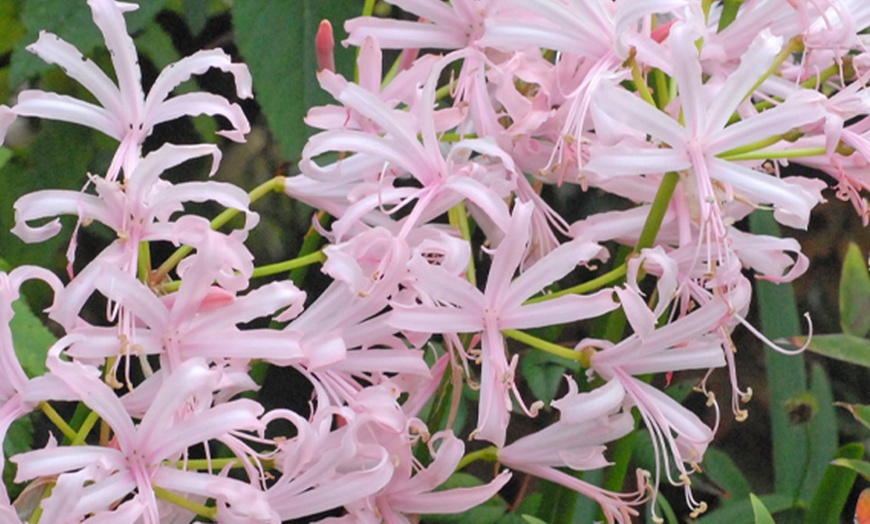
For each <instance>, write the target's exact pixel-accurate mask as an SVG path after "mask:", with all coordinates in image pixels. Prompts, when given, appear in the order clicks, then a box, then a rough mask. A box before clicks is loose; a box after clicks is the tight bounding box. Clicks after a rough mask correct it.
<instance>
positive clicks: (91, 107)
mask: <svg viewBox="0 0 870 524" xmlns="http://www.w3.org/2000/svg"><path fill="white" fill-rule="evenodd" d="M88 5H90V6H91V11H92V12H93V17H94V23H96V25H97V27H99V29H100V31H101V32H102V33H103V37H104V39H105V42H106V47H107V48H108V50H109V53H110V55H111V57H112V64H113V65H114V68H115V75H116V76H117V78H118V84H117V85H115V83H114V82H112V80H111V79H110V78H109V76H108V75H106V74H105V73H104V72H103V71H101V70H100V69H99V68H98V67H97V66H96V65H95V64H94V63H93V62H91V61H90V60H87V59H84V58H83V57H82V56H81V54H80V53H79V52H78V50H76V49H75V48H74V47H73V46H72V45H70V44H68V43H67V42H64V41H63V40H61V39H60V38H58V37H57V36H56V35H53V34H51V33H46V32H42V33H40V36H39V40H38V41H37V42H36V43H35V44H32V45H31V46H30V47H28V50H29V51H31V52H32V53H35V54H36V55H38V56H39V57H40V58H42V59H43V60H45V61H46V62H49V63H53V64H57V65H59V66H60V67H61V68H63V70H64V71H65V72H66V74H68V75H69V76H70V77H72V78H73V79H75V80H77V81H78V82H79V83H80V84H81V85H82V86H84V87H85V88H86V89H87V90H88V91H90V92H91V93H92V94H93V95H94V97H95V98H96V99H97V102H99V104H100V105H96V104H92V103H90V102H85V101H82V100H78V99H75V98H72V97H70V96H67V95H58V94H55V93H47V92H45V91H38V90H27V91H24V92H22V93H21V94H20V95H19V96H18V103H17V104H16V105H14V106H13V107H12V108H9V107H6V106H0V143H2V138H3V137H4V136H5V134H6V129H7V128H8V127H9V125H10V124H11V123H12V121H13V120H14V118H15V116H16V115H17V116H35V117H41V118H50V119H55V120H62V121H65V122H73V123H77V124H82V125H85V126H87V127H91V128H93V129H96V130H98V131H101V132H103V133H105V134H107V135H109V136H111V137H112V138H114V139H116V140H118V141H120V142H121V144H120V146H119V148H118V150H117V152H116V153H115V157H114V159H113V160H112V164H111V166H110V167H109V169H108V171H107V173H106V178H107V179H108V180H115V179H116V178H117V177H118V174H119V173H120V170H121V169H122V168H123V169H124V172H125V174H126V175H127V176H129V175H130V172H131V171H132V169H133V167H134V166H135V164H136V162H137V161H138V159H139V157H140V156H141V146H142V143H143V142H144V141H145V138H147V137H148V135H150V134H151V131H152V129H153V128H154V126H156V125H157V124H160V123H162V122H167V121H170V120H174V119H176V118H178V117H181V116H185V115H190V116H193V115H199V114H208V115H220V116H223V117H225V118H226V119H227V120H229V122H230V125H231V126H232V128H231V129H230V130H228V131H219V132H218V134H221V135H223V136H226V137H227V138H230V139H232V140H235V141H237V142H241V141H243V140H244V135H245V134H246V133H247V132H248V131H249V130H250V126H249V125H248V121H247V119H246V118H245V115H244V113H242V110H241V108H240V107H239V106H238V105H236V104H231V103H229V102H228V101H227V100H226V99H225V98H223V97H221V96H218V95H213V94H210V93H187V94H183V95H179V96H176V97H173V98H171V99H167V98H168V96H169V94H170V92H171V91H172V90H173V89H174V88H175V87H176V86H178V85H179V84H181V83H182V82H184V81H185V80H187V79H188V78H190V77H191V76H193V75H198V74H202V73H204V72H206V71H207V70H209V69H211V68H212V67H215V68H218V69H220V70H221V71H224V72H227V73H230V74H232V75H233V77H234V78H235V82H236V91H237V93H238V95H239V96H240V97H242V98H249V97H250V96H251V76H250V73H249V72H248V68H247V67H246V66H245V65H243V64H234V63H232V62H231V61H230V57H229V56H228V55H227V54H226V53H224V52H223V51H221V50H220V49H212V50H207V51H199V52H197V53H195V54H193V55H191V56H189V57H186V58H183V59H181V60H179V61H178V62H176V63H174V64H171V65H170V66H169V67H167V68H166V69H164V70H163V71H162V72H161V73H160V75H159V76H158V77H157V79H156V80H155V82H154V85H153V86H152V87H151V91H149V93H148V95H147V96H145V94H144V93H143V92H142V84H141V82H142V81H141V71H140V69H139V59H138V57H137V55H136V48H135V47H134V45H133V39H132V38H130V36H129V35H128V34H127V24H126V22H125V21H124V16H123V12H124V11H130V10H131V9H136V6H135V5H134V4H127V3H119V2H115V0H88Z"/></svg>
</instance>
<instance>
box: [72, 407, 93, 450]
mask: <svg viewBox="0 0 870 524" xmlns="http://www.w3.org/2000/svg"><path fill="white" fill-rule="evenodd" d="M98 420H100V415H99V414H97V412H96V411H91V412H90V413H89V414H88V418H86V419H85V421H84V422H83V423H82V427H80V428H79V431H78V433H76V435H75V437H74V438H73V439H72V440H71V441H70V445H71V446H81V445H82V444H84V443H85V439H86V438H88V434H89V433H90V432H91V430H92V429H93V428H94V425H95V424H96V423H97V421H98Z"/></svg>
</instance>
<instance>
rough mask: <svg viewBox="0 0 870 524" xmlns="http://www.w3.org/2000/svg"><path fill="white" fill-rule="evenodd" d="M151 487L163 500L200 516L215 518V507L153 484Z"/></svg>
mask: <svg viewBox="0 0 870 524" xmlns="http://www.w3.org/2000/svg"><path fill="white" fill-rule="evenodd" d="M152 489H153V490H154V494H155V495H156V496H158V497H160V498H162V499H163V500H166V501H169V502H171V503H173V504H175V505H176V506H178V507H180V508H184V509H186V510H189V511H192V512H194V513H196V514H197V515H199V516H200V517H205V518H207V519H209V520H212V521H214V520H215V519H216V518H217V508H210V507H208V506H204V505H202V504H197V503H196V502H194V501H192V500H189V499H186V498H184V497H182V496H181V495H177V494H175V493H173V492H171V491H169V490H166V489H163V488H158V487H157V486H154V487H153V488H152Z"/></svg>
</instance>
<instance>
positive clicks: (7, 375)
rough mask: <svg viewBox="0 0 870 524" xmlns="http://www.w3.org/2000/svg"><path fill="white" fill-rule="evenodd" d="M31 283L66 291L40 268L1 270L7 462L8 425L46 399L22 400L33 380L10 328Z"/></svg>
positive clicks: (4, 498) (2, 423) (3, 498)
mask: <svg viewBox="0 0 870 524" xmlns="http://www.w3.org/2000/svg"><path fill="white" fill-rule="evenodd" d="M28 280H41V281H43V282H45V283H46V284H48V285H49V286H50V287H51V289H52V291H53V292H54V293H55V294H57V292H58V291H60V290H61V289H62V288H63V285H62V284H61V283H60V280H59V279H58V278H57V277H56V276H54V274H53V273H51V272H50V271H48V270H47V269H43V268H40V267H35V266H21V267H18V268H16V269H14V270H12V272H10V273H5V272H2V271H0V458H3V459H4V461H5V457H4V453H3V446H2V444H3V441H4V440H5V438H6V432H7V431H8V430H9V426H11V425H12V423H13V422H15V420H17V419H19V418H21V417H22V416H24V415H26V414H27V413H30V412H31V411H32V410H33V409H34V408H35V407H36V404H37V403H38V402H39V400H44V399H39V400H37V401H35V402H28V401H25V400H24V399H23V398H22V395H23V394H25V392H27V391H28V389H29V386H30V379H29V378H28V377H27V375H26V374H25V373H24V369H23V368H22V367H21V363H20V362H19V360H18V356H17V355H16V353H15V346H14V344H13V340H12V329H11V327H10V323H11V322H12V318H13V317H14V316H15V311H14V310H13V309H12V304H13V303H14V302H15V301H16V300H18V299H19V298H20V291H19V290H20V288H21V285H22V284H23V283H25V282H27V281H28ZM7 504H9V496H8V494H7V493H6V489H5V488H4V489H0V508H2V507H4V505H7ZM0 511H2V510H0ZM0 519H2V514H0Z"/></svg>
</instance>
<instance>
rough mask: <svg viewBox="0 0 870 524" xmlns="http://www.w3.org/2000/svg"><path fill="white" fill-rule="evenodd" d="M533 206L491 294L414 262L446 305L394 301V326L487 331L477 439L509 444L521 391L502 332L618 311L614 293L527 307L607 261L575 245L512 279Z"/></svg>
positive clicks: (495, 269) (510, 231)
mask: <svg viewBox="0 0 870 524" xmlns="http://www.w3.org/2000/svg"><path fill="white" fill-rule="evenodd" d="M532 211H533V204H531V203H526V204H517V205H516V206H515V208H514V212H513V215H512V217H511V220H510V223H509V224H508V228H507V232H506V234H505V239H504V240H503V241H502V243H501V244H500V245H499V247H498V248H497V249H496V250H495V254H494V256H493V262H492V268H491V270H490V274H489V278H488V280H487V283H486V290H485V291H484V292H480V291H479V290H478V289H476V288H475V287H474V286H472V285H471V284H470V283H469V282H468V281H467V280H465V279H463V278H459V277H456V276H454V275H450V274H447V272H446V271H444V270H443V269H442V268H440V267H437V266H431V265H429V264H426V263H425V262H422V261H419V260H418V261H413V262H412V271H413V272H414V274H415V276H416V278H417V285H418V286H419V287H420V288H421V289H423V290H424V291H425V292H426V293H427V294H428V295H429V296H430V297H431V298H432V299H434V300H436V301H437V302H438V303H439V304H443V305H437V306H436V305H417V306H403V305H401V304H397V303H394V304H393V308H394V311H393V313H392V315H391V317H390V319H389V323H390V325H392V326H394V327H396V328H399V329H404V330H409V331H414V332H419V333H433V332H443V333H481V366H482V367H481V379H480V386H481V391H480V395H481V399H480V412H479V416H478V423H477V431H476V432H475V434H476V437H477V438H481V439H485V440H489V441H491V442H493V443H494V444H496V445H498V446H501V445H503V444H504V439H505V429H506V428H507V424H508V414H509V412H510V411H511V400H510V395H509V391H511V389H513V388H514V383H513V373H514V369H515V366H516V361H515V359H516V357H514V361H513V362H512V363H511V364H509V363H508V358H507V355H506V347H505V344H504V339H503V337H502V335H501V331H502V330H505V329H528V328H533V327H541V326H549V325H553V324H561V323H566V322H573V321H576V320H580V319H584V318H592V317H596V316H599V315H602V314H604V313H607V312H608V311H612V310H613V309H615V308H616V303H615V302H613V299H612V298H611V295H612V293H611V292H610V291H609V290H604V291H601V292H598V293H595V294H593V295H588V296H573V295H568V296H564V297H559V298H556V299H553V300H548V301H546V302H539V303H535V304H523V303H524V302H525V301H526V300H527V299H529V298H530V297H532V296H533V295H535V294H536V293H538V292H540V291H541V290H542V289H543V288H544V287H545V286H547V285H549V284H550V283H552V282H555V281H556V280H559V279H560V278H562V277H563V276H565V275H566V274H568V273H569V272H570V271H572V270H573V269H574V268H575V267H576V266H577V265H578V264H583V263H586V262H588V261H590V260H592V259H593V258H595V257H597V256H600V255H601V251H602V248H601V246H599V245H597V244H592V243H579V242H569V243H567V244H564V245H562V246H560V247H558V248H556V249H554V250H553V251H551V252H550V253H549V254H548V255H547V256H545V257H543V258H541V259H540V260H538V262H536V263H535V264H534V265H532V266H531V267H529V268H528V269H527V270H526V271H525V272H524V273H523V274H522V275H520V276H519V277H517V278H516V279H513V275H514V273H515V272H516V271H517V268H518V267H519V265H520V263H521V262H522V260H523V256H524V254H525V252H526V249H527V248H528V242H529V239H530V224H531V217H532Z"/></svg>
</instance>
